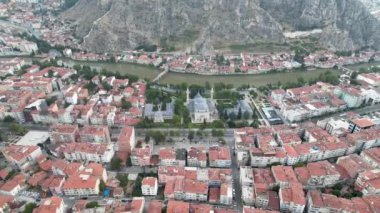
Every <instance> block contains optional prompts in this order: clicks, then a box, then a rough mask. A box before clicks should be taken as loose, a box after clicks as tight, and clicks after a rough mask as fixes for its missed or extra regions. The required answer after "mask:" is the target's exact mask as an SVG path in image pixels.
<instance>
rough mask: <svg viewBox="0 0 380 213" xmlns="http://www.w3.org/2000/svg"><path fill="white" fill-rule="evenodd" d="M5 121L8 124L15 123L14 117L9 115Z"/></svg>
mask: <svg viewBox="0 0 380 213" xmlns="http://www.w3.org/2000/svg"><path fill="white" fill-rule="evenodd" d="M3 121H4V122H6V123H12V122H14V121H15V119H14V118H13V117H11V116H9V115H7V116H5V117H4V120H3Z"/></svg>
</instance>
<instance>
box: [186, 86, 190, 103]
mask: <svg viewBox="0 0 380 213" xmlns="http://www.w3.org/2000/svg"><path fill="white" fill-rule="evenodd" d="M189 102H190V90H189V88H187V89H186V105H187V104H189Z"/></svg>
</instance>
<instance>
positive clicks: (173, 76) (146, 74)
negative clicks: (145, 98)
mask: <svg viewBox="0 0 380 213" xmlns="http://www.w3.org/2000/svg"><path fill="white" fill-rule="evenodd" d="M29 59H30V60H31V58H29ZM60 60H61V61H62V62H63V63H64V65H66V66H69V67H72V66H74V65H75V64H80V65H88V66H90V67H92V68H95V69H97V70H101V69H106V70H108V71H112V72H117V71H119V72H120V73H122V74H123V73H125V74H131V75H136V76H138V77H139V78H142V79H148V80H153V79H154V78H155V77H156V76H157V75H159V74H160V72H161V70H159V69H158V68H155V67H151V66H147V65H139V64H130V63H110V62H94V61H76V60H72V59H68V58H61V59H60ZM379 65H380V63H379V62H377V63H366V64H357V65H350V66H346V67H347V68H350V69H353V70H357V69H358V68H361V67H370V66H379ZM328 70H330V71H331V72H333V74H336V75H340V74H341V73H342V72H341V71H339V70H336V69H314V70H309V71H299V70H295V71H289V72H278V73H266V74H237V75H235V74H232V75H213V76H211V75H198V74H191V73H174V72H169V73H167V74H166V75H165V76H163V78H161V79H160V80H159V83H160V84H180V83H183V82H186V83H188V84H198V85H205V83H206V82H209V83H211V84H214V83H220V82H223V83H225V84H232V85H234V86H236V87H238V86H241V85H243V84H250V85H255V86H262V85H267V84H277V83H278V82H281V83H282V84H286V83H288V82H296V81H297V79H298V78H300V77H302V78H303V79H304V80H305V81H308V80H310V79H315V78H317V77H318V76H319V75H320V74H322V73H324V72H326V71H328Z"/></svg>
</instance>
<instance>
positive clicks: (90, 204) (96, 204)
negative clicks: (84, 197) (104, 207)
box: [86, 201, 99, 209]
mask: <svg viewBox="0 0 380 213" xmlns="http://www.w3.org/2000/svg"><path fill="white" fill-rule="evenodd" d="M96 207H99V204H98V202H97V201H91V202H89V203H87V204H86V209H93V208H96Z"/></svg>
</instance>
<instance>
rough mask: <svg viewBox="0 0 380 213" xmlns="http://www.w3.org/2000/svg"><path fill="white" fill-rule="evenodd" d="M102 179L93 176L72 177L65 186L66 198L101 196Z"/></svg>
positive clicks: (63, 188)
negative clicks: (100, 185) (100, 184)
mask: <svg viewBox="0 0 380 213" xmlns="http://www.w3.org/2000/svg"><path fill="white" fill-rule="evenodd" d="M99 183H100V178H98V177H95V176H92V175H86V174H83V175H72V176H70V177H69V178H68V179H67V180H66V182H65V183H64V184H63V187H62V190H63V193H64V194H65V195H66V196H90V195H99Z"/></svg>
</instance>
